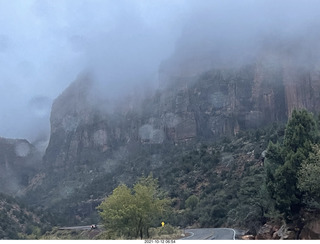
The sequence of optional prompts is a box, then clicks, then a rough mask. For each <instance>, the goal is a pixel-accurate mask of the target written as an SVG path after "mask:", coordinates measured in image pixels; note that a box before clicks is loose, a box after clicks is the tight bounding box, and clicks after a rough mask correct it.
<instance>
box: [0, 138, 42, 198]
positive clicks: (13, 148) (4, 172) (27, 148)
mask: <svg viewBox="0 0 320 244" xmlns="http://www.w3.org/2000/svg"><path fill="white" fill-rule="evenodd" d="M40 161H41V157H40V153H39V152H37V150H36V149H35V147H34V146H33V145H32V144H30V143H29V142H28V141H27V140H22V139H6V138H0V185H1V186H0V192H2V193H6V194H12V195H16V194H19V191H20V190H21V189H23V188H25V187H27V186H28V185H29V183H30V181H31V179H32V178H33V177H34V176H35V174H36V173H37V171H38V170H39V166H40Z"/></svg>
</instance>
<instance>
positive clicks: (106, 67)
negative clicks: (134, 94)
mask: <svg viewBox="0 0 320 244" xmlns="http://www.w3.org/2000/svg"><path fill="white" fill-rule="evenodd" d="M319 5H320V1H317V0H304V1H303V0H301V1H299V0H286V1H281V0H261V1H259V0H243V1H240V0H239V1H237V0H233V1H232V0H224V1H222V0H220V1H218V0H216V1H215V0H54V1H53V0H0V116H1V117H0V136H2V137H10V138H27V139H29V140H30V141H35V140H37V139H38V138H39V137H43V136H44V135H48V133H49V116H50V107H51V103H52V101H53V99H55V98H56V97H57V96H58V95H59V94H60V93H61V92H62V91H63V90H64V89H65V88H66V87H67V86H68V85H69V84H70V83H71V82H72V81H74V80H75V79H76V77H77V75H78V74H79V73H81V72H83V71H86V70H93V71H94V72H96V77H98V80H99V81H98V82H100V83H101V84H103V87H104V89H106V90H107V91H108V92H109V94H117V95H118V94H120V91H121V90H122V89H130V87H133V86H135V84H137V83H139V82H140V81H145V80H150V82H154V80H153V78H154V77H156V74H157V71H158V67H159V64H160V63H161V61H162V60H165V59H167V58H168V57H170V56H171V55H172V53H173V52H174V50H175V45H177V43H180V41H181V40H180V41H179V42H177V40H179V37H180V39H181V33H184V36H183V38H186V39H188V41H189V44H190V43H191V45H192V43H193V42H197V40H199V39H201V38H202V39H207V40H210V42H211V43H212V42H215V44H216V46H217V45H223V43H228V45H227V46H225V47H226V48H225V49H226V50H227V49H228V50H230V47H235V42H234V40H237V43H238V44H239V43H246V45H248V43H250V42H249V40H251V41H252V39H253V38H256V37H257V36H259V35H260V33H261V31H262V32H263V33H266V31H270V30H272V31H273V32H277V33H285V34H284V35H286V36H290V35H295V33H297V32H299V33H303V31H305V29H306V26H310V25H312V26H315V23H318V22H317V21H318V19H319V13H320V9H319ZM186 23H187V24H186ZM186 33H187V34H186ZM208 33H213V35H210V34H209V35H208ZM217 33H218V35H217ZM252 33H253V34H252ZM185 42H186V40H185ZM186 43H187V42H186ZM198 43H200V44H201V42H198ZM239 45H240V46H241V44H239ZM250 45H251V44H250ZM186 48H187V49H190V45H189V46H188V45H186ZM187 51H188V50H184V49H181V50H180V52H187Z"/></svg>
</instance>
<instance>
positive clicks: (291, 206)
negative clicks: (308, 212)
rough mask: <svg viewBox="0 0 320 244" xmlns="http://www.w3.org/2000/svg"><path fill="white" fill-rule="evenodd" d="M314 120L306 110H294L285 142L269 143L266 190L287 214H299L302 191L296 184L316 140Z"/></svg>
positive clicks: (285, 214)
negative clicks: (303, 163)
mask: <svg viewBox="0 0 320 244" xmlns="http://www.w3.org/2000/svg"><path fill="white" fill-rule="evenodd" d="M315 128H316V127H315V120H314V118H313V116H312V114H311V113H309V112H307V111H306V110H301V111H297V110H294V111H293V113H292V117H291V119H290V120H289V121H288V123H287V126H286V129H285V137H284V141H283V143H282V144H279V143H277V144H273V143H270V144H269V147H268V151H267V155H266V156H267V180H266V184H267V189H268V191H269V193H270V195H271V197H272V198H273V199H274V200H275V205H276V208H277V209H278V210H279V211H280V212H281V213H284V216H285V217H289V216H291V215H292V214H295V213H297V212H298V211H299V210H300V208H301V204H302V194H301V191H300V190H299V189H298V187H297V181H298V171H299V169H300V166H301V164H302V162H303V161H304V160H305V159H306V158H307V157H308V154H309V152H310V151H311V145H312V144H313V142H314V139H315V135H316V133H315Z"/></svg>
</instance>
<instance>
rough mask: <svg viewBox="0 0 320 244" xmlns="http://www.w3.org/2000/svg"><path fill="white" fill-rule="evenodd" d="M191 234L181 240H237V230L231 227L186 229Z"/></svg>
mask: <svg viewBox="0 0 320 244" xmlns="http://www.w3.org/2000/svg"><path fill="white" fill-rule="evenodd" d="M185 232H186V233H190V234H191V235H190V236H188V237H185V238H182V239H181V240H235V234H236V233H235V230H234V229H229V228H201V229H186V230H185Z"/></svg>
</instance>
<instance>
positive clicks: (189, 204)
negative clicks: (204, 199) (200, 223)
mask: <svg viewBox="0 0 320 244" xmlns="http://www.w3.org/2000/svg"><path fill="white" fill-rule="evenodd" d="M198 202H199V199H198V198H197V197H196V196H195V195H191V196H190V197H188V199H187V200H186V208H190V209H191V211H194V209H195V208H196V207H197V205H198Z"/></svg>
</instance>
